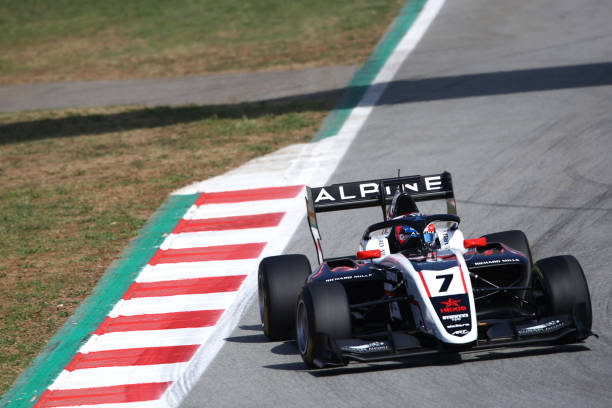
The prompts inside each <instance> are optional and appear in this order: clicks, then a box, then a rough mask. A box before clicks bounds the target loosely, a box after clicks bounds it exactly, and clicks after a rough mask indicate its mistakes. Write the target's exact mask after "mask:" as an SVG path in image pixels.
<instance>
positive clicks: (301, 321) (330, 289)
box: [296, 282, 352, 368]
mask: <svg viewBox="0 0 612 408" xmlns="http://www.w3.org/2000/svg"><path fill="white" fill-rule="evenodd" d="M320 334H324V335H326V336H327V338H329V339H331V340H335V339H347V338H350V337H351V334H352V332H351V312H350V309H349V303H348V297H347V295H346V290H345V289H344V286H342V284H341V283H339V282H330V283H325V282H312V283H309V284H308V285H306V286H304V288H302V292H301V293H300V296H299V298H298V302H297V313H296V340H297V346H298V350H299V352H300V355H301V356H302V360H304V363H305V364H306V366H307V367H308V368H317V367H318V366H317V365H316V364H315V359H316V358H317V357H319V356H321V354H322V352H323V351H324V350H325V349H326V346H327V345H326V344H325V343H324V341H325V337H322V336H320ZM337 363H338V362H335V364H337Z"/></svg>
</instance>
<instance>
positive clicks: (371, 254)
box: [357, 249, 382, 260]
mask: <svg viewBox="0 0 612 408" xmlns="http://www.w3.org/2000/svg"><path fill="white" fill-rule="evenodd" d="M381 256H382V255H381V252H380V249H370V250H368V251H357V259H359V260H363V259H372V258H380V257H381Z"/></svg>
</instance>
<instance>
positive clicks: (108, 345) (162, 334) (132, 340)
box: [79, 326, 215, 353]
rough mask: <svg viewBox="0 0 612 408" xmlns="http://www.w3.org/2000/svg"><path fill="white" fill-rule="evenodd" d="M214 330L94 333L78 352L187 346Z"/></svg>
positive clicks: (203, 338) (206, 336)
mask: <svg viewBox="0 0 612 408" xmlns="http://www.w3.org/2000/svg"><path fill="white" fill-rule="evenodd" d="M214 330H215V327H214V326H211V327H195V328H187V329H169V330H143V331H130V332H115V333H107V334H103V335H101V336H98V335H96V334H94V335H93V336H91V337H90V338H89V340H88V341H87V342H86V343H85V344H84V345H83V347H81V349H80V350H79V352H80V353H91V352H94V351H105V350H118V349H124V348H143V347H165V346H187V345H190V344H203V343H205V342H206V340H207V339H208V338H209V337H210V335H211V333H212V332H213V331H214Z"/></svg>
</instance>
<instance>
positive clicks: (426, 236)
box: [423, 224, 436, 246]
mask: <svg viewBox="0 0 612 408" xmlns="http://www.w3.org/2000/svg"><path fill="white" fill-rule="evenodd" d="M423 241H424V242H425V244H426V245H429V246H433V245H434V244H435V242H436V226H435V225H434V224H429V225H428V226H427V228H425V230H424V231H423Z"/></svg>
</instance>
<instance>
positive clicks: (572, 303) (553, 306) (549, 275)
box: [533, 255, 593, 343]
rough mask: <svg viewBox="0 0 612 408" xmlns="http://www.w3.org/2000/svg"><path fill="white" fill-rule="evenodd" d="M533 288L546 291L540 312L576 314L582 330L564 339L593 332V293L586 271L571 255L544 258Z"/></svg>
mask: <svg viewBox="0 0 612 408" xmlns="http://www.w3.org/2000/svg"><path fill="white" fill-rule="evenodd" d="M533 286H534V289H535V290H537V291H542V292H543V295H544V297H543V302H541V308H540V314H541V315H544V316H555V315H572V316H573V315H575V314H577V315H578V316H579V317H580V321H578V322H577V323H578V324H580V325H581V326H582V327H580V330H578V332H577V333H576V334H575V335H573V336H570V337H568V338H567V339H564V342H568V343H569V342H572V341H579V340H583V339H585V338H586V337H588V335H589V334H590V332H591V324H592V320H593V316H592V309H591V296H590V294H589V287H588V285H587V281H586V277H585V276H584V271H583V270H582V267H581V266H580V264H579V263H578V260H576V258H574V257H573V256H571V255H561V256H553V257H551V258H545V259H541V260H539V261H538V262H536V264H535V267H534V283H533Z"/></svg>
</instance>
